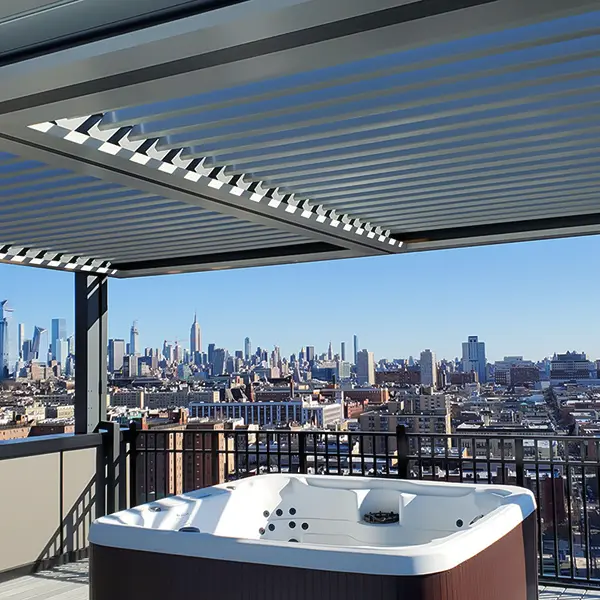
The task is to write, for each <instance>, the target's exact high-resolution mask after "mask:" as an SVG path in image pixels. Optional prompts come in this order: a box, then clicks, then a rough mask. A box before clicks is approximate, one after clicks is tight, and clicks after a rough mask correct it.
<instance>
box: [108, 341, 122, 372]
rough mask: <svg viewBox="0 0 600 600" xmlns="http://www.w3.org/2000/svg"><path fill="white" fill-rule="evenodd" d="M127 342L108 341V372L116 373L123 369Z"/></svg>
mask: <svg viewBox="0 0 600 600" xmlns="http://www.w3.org/2000/svg"><path fill="white" fill-rule="evenodd" d="M124 358H125V340H108V371H109V373H115V372H116V371H120V370H121V369H122V368H123V360H124Z"/></svg>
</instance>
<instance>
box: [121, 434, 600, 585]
mask: <svg viewBox="0 0 600 600" xmlns="http://www.w3.org/2000/svg"><path fill="white" fill-rule="evenodd" d="M125 439H126V440H127V441H128V442H129V443H130V455H129V458H130V463H129V464H130V468H129V491H130V503H131V504H139V503H144V502H150V501H152V500H155V499H159V498H163V497H165V496H169V495H175V494H180V493H183V492H186V491H191V490H194V489H197V488H200V487H205V486H209V485H214V484H216V483H220V482H225V481H231V480H235V479H239V478H241V477H247V476H250V475H253V474H256V473H286V472H292V473H317V474H329V475H340V476H344V475H361V476H378V477H396V478H412V479H428V480H438V481H452V482H478V483H490V484H509V485H520V486H524V487H527V488H529V489H531V490H532V491H533V493H534V494H535V496H536V499H537V503H538V507H539V510H538V531H539V539H538V548H539V573H540V578H541V580H542V581H546V582H551V583H559V582H560V583H564V584H565V585H566V584H568V585H570V586H573V585H581V586H584V587H595V586H600V564H599V562H598V559H600V504H599V497H600V473H599V470H600V452H599V450H600V448H599V444H600V440H596V439H594V438H585V437H564V436H546V435H539V436H530V435H523V436H521V435H514V434H511V435H504V434H487V433H485V434H484V433H481V432H478V433H476V434H470V435H465V434H459V435H446V434H431V435H419V434H412V433H407V432H406V431H405V429H404V427H398V428H397V430H396V431H395V432H393V433H370V432H346V431H343V432H329V431H311V430H308V431H293V430H275V431H248V430H244V431H239V430H233V431H231V430H229V431H227V430H225V431H224V430H220V431H217V430H207V429H186V430H185V431H183V430H174V429H168V430H166V429H163V430H139V429H137V428H132V429H130V430H129V431H128V433H127V434H126V436H125Z"/></svg>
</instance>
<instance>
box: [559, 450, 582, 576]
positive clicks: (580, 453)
mask: <svg viewBox="0 0 600 600" xmlns="http://www.w3.org/2000/svg"><path fill="white" fill-rule="evenodd" d="M580 448H581V450H580V452H579V455H580V459H581V499H582V502H583V532H582V537H583V543H584V545H585V550H584V557H585V567H586V568H585V578H586V580H587V581H589V580H590V536H589V523H588V510H587V482H586V478H585V475H586V472H585V471H586V469H585V451H584V448H583V442H581V443H580ZM552 489H554V488H552Z"/></svg>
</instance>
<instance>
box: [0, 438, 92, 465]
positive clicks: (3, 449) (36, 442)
mask: <svg viewBox="0 0 600 600" xmlns="http://www.w3.org/2000/svg"><path fill="white" fill-rule="evenodd" d="M100 446H102V434H101V433H89V434H78V435H75V434H72V433H62V434H56V435H43V436H39V437H33V438H19V439H15V440H4V441H2V442H0V460H8V459H12V458H26V457H29V456H41V455H42V454H54V453H55V452H67V451H71V450H86V449H90V448H98V447H100Z"/></svg>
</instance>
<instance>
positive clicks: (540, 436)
mask: <svg viewBox="0 0 600 600" xmlns="http://www.w3.org/2000/svg"><path fill="white" fill-rule="evenodd" d="M136 433H138V434H145V435H149V434H161V435H164V434H165V433H197V434H210V433H218V434H226V435H238V436H242V437H243V436H251V435H265V434H275V435H297V434H300V435H309V436H310V435H329V436H345V435H351V436H353V437H360V436H383V437H385V436H389V437H394V436H396V435H397V434H396V432H395V431H330V430H327V429H303V430H289V431H287V430H282V429H259V430H256V431H253V430H242V431H239V430H236V429H222V430H212V429H193V428H191V429H138V430H137V432H136ZM406 436H407V437H410V438H423V439H428V438H429V439H431V438H433V439H437V440H443V439H457V438H458V439H467V440H472V439H474V438H475V439H478V438H482V439H485V438H497V439H515V438H518V439H525V440H540V441H547V440H553V441H564V442H593V441H594V440H598V442H600V437H595V436H573V435H561V434H553V433H550V432H549V433H545V432H536V433H529V432H526V431H519V432H501V431H473V432H472V433H414V432H409V431H407V432H406Z"/></svg>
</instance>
